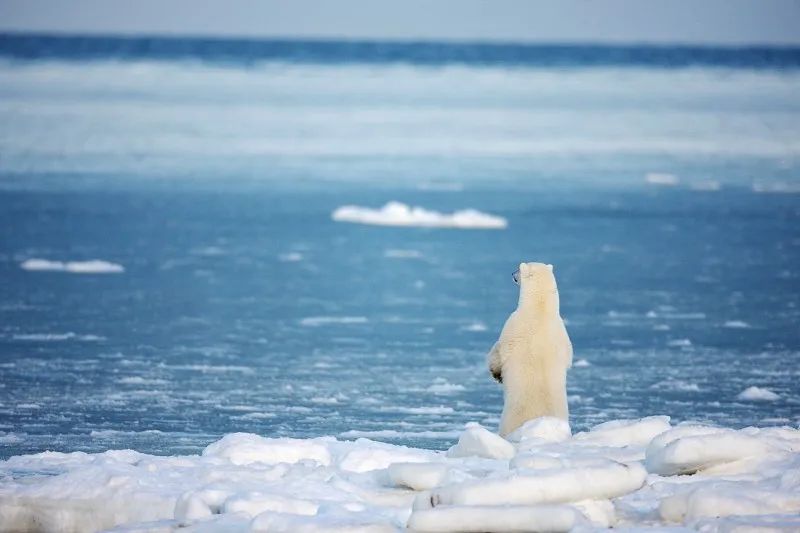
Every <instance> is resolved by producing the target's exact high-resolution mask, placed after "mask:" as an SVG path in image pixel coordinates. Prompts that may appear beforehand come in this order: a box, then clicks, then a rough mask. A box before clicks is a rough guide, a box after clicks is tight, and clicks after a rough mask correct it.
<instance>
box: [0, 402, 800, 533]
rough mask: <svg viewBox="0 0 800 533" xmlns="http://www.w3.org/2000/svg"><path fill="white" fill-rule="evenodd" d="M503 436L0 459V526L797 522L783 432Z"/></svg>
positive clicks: (457, 527) (647, 427)
mask: <svg viewBox="0 0 800 533" xmlns="http://www.w3.org/2000/svg"><path fill="white" fill-rule="evenodd" d="M510 437H511V438H512V440H513V442H512V441H509V440H506V439H503V438H502V437H500V436H499V435H497V434H496V433H494V432H492V431H489V430H488V429H486V428H483V427H481V426H479V425H477V424H471V425H469V426H467V427H466V428H465V430H464V431H463V432H462V434H461V436H460V438H459V440H458V442H457V443H455V444H454V446H453V447H452V448H451V450H450V452H448V453H445V452H439V451H433V450H425V449H418V448H409V447H404V446H396V445H392V444H386V443H381V442H376V441H372V440H369V439H358V440H355V441H343V440H337V439H335V438H332V437H323V438H315V439H288V438H266V437H262V436H258V435H252V434H243V433H236V434H231V435H227V436H225V437H223V438H222V439H220V440H219V441H217V442H214V443H212V444H210V445H209V446H208V447H206V449H205V450H204V451H203V453H202V454H201V455H193V456H177V457H158V456H150V455H145V454H141V453H137V452H134V451H130V450H123V451H109V452H104V453H98V454H86V453H69V454H65V453H54V452H47V453H42V454H37V455H29V456H19V457H12V458H10V459H8V460H7V461H2V462H0V530H1V531H17V530H20V531H28V530H33V531H54V532H55V531H58V532H72V531H75V532H78V531H80V532H89V531H101V530H107V529H111V528H114V527H117V528H119V529H118V530H119V531H120V532H121V531H127V532H132V531H149V532H154V531H173V530H175V529H178V528H184V529H185V530H186V531H195V532H199V531H205V532H217V531H219V532H221V531H225V532H240V531H241V532H245V531H299V532H302V531H337V532H342V531H348V532H350V531H352V532H355V531H387V532H388V531H404V530H406V528H407V527H409V528H411V529H412V530H416V531H431V532H433V531H487V530H489V531H537V530H543V531H544V530H547V531H568V530H572V529H580V528H581V527H584V526H585V527H587V528H598V527H600V528H602V527H609V526H614V527H619V528H636V527H638V526H644V525H648V526H655V525H658V526H670V527H673V526H674V527H678V526H688V527H691V528H701V529H702V530H703V531H734V530H737V528H739V529H742V530H747V528H755V527H761V526H759V524H764V527H770V528H773V529H776V528H777V530H781V528H783V529H785V530H787V531H792V530H793V529H792V528H795V529H794V530H796V525H797V520H796V515H797V513H798V512H800V498H798V496H797V495H798V494H800V431H798V430H797V429H794V428H788V427H785V428H767V429H756V428H746V429H743V430H738V431H734V430H731V429H724V428H715V427H710V426H702V425H698V424H682V425H679V426H676V427H670V426H669V423H668V420H667V419H666V417H651V418H645V419H641V420H627V421H617V422H614V423H611V424H602V425H600V426H597V427H595V428H593V429H591V430H589V431H588V432H585V433H581V434H578V435H576V436H574V437H573V436H571V435H570V434H569V427H568V425H566V424H565V423H563V422H562V421H557V420H555V419H540V420H536V421H531V422H529V423H527V424H525V425H524V426H523V427H522V428H520V430H519V431H518V432H515V434H512V435H511V436H510ZM643 463H646V465H647V469H648V470H649V474H648V472H647V471H646V469H645V467H644V466H643ZM677 474H682V475H677Z"/></svg>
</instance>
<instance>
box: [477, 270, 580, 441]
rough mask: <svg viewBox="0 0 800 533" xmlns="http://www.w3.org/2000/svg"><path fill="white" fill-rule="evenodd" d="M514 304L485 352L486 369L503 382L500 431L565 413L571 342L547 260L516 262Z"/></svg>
mask: <svg viewBox="0 0 800 533" xmlns="http://www.w3.org/2000/svg"><path fill="white" fill-rule="evenodd" d="M514 281H515V282H517V283H518V284H519V303H518V304H517V309H516V311H514V312H513V313H511V316H509V317H508V320H506V323H505V326H503V331H502V332H501V333H500V339H499V340H498V341H497V342H496V343H495V344H494V347H492V349H491V351H490V352H489V356H488V363H489V372H491V374H492V376H493V377H494V378H495V379H496V380H497V381H499V382H500V383H502V385H503V396H504V404H503V415H502V418H501V420H500V434H501V435H503V436H505V435H508V434H509V433H511V432H512V431H514V430H515V429H517V428H518V427H519V426H521V425H522V424H523V423H525V422H527V421H528V420H531V419H533V418H538V417H540V416H555V417H558V418H562V419H564V420H568V419H569V410H568V407H567V369H568V368H569V367H570V366H572V343H571V342H570V340H569V335H567V329H566V327H565V326H564V321H563V320H562V319H561V315H560V314H559V307H558V287H557V286H556V278H555V276H554V275H553V266H552V265H546V264H543V263H521V264H520V265H519V270H518V271H517V272H515V273H514Z"/></svg>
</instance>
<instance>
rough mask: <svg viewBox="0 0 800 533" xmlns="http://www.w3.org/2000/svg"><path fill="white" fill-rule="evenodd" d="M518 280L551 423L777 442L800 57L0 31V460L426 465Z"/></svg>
mask: <svg viewBox="0 0 800 533" xmlns="http://www.w3.org/2000/svg"><path fill="white" fill-rule="evenodd" d="M389 201H397V202H403V203H405V204H408V205H410V206H420V207H423V208H425V209H429V210H435V211H437V212H440V213H445V214H447V213H452V212H454V211H457V210H462V209H468V208H471V209H477V210H480V211H481V212H483V213H488V214H491V215H496V216H499V217H503V218H504V219H505V220H506V221H507V227H506V228H504V229H475V228H467V229H454V228H439V227H392V226H376V225H367V224H358V223H345V222H337V221H334V220H332V217H331V215H332V213H333V211H334V210H336V209H337V208H339V207H341V206H345V205H357V206H362V207H369V208H380V207H381V206H383V205H384V204H386V203H387V202H389ZM93 260H97V261H102V262H101V263H86V262H87V261H93ZM521 261H542V262H547V263H552V264H554V265H555V273H556V277H557V279H558V282H559V287H560V293H561V300H562V314H563V316H564V317H565V319H566V320H567V327H568V331H569V333H570V336H571V337H572V341H573V344H574V348H575V361H576V364H575V366H574V367H573V369H572V370H571V371H570V374H569V383H568V386H569V400H570V409H571V422H572V427H573V431H579V430H583V429H586V428H588V427H590V426H592V425H594V424H597V423H599V422H603V421H605V420H611V419H619V418H633V417H642V416H646V415H650V414H667V415H670V416H672V417H673V419H674V420H678V421H680V420H701V421H705V422H712V423H720V424H725V425H729V426H734V427H742V426H747V425H759V426H765V425H792V426H795V427H796V426H797V425H798V424H799V423H800V364H798V363H800V327H798V326H799V325H800V50H798V49H786V48H784V49H769V48H742V49H713V48H691V47H661V48H646V47H593V46H588V45H583V46H569V45H553V46H532V45H512V44H508V45H481V44H454V43H449V44H443V43H438V44H437V43H411V44H401V43H352V42H324V41H319V42H302V41H296V42H295V41H236V40H203V39H155V38H109V37H79V36H78V37H47V36H31V35H4V36H0V457H8V456H11V455H16V454H21V453H32V452H40V451H44V450H59V451H76V450H82V451H99V450H105V449H109V448H134V449H137V450H139V451H142V452H148V453H158V454H178V453H195V452H197V451H199V450H201V449H202V448H203V447H205V446H206V445H207V444H208V443H210V442H212V441H214V440H216V439H218V438H219V437H220V436H221V435H223V434H226V433H231V432H253V433H258V434H260V435H263V436H294V437H311V436H320V435H333V436H337V437H340V438H357V437H369V438H374V439H378V440H385V441H387V442H394V443H401V444H409V445H415V446H422V447H427V448H439V449H442V448H446V447H447V446H449V445H450V444H452V443H453V442H454V439H455V438H457V436H458V434H459V433H460V432H461V430H462V428H463V426H464V424H465V423H466V422H469V421H478V422H480V423H482V424H484V425H486V426H487V427H489V428H492V429H494V427H495V426H496V424H497V422H498V420H499V413H500V410H501V408H502V396H501V391H500V388H499V387H498V386H497V385H496V384H495V383H494V382H493V381H492V380H491V378H490V376H489V374H488V372H487V370H486V368H485V354H486V352H487V351H488V349H489V348H490V347H491V346H492V344H493V343H494V341H495V340H496V339H497V336H498V334H499V331H500V329H501V328H502V325H503V323H504V321H505V319H506V317H507V316H508V314H509V313H510V312H511V311H513V309H514V308H515V306H516V300H517V287H516V286H515V285H514V284H513V282H512V279H511V274H512V272H513V271H514V270H516V268H517V265H518V264H519V262H521ZM87 270H89V272H86V271H87ZM749 387H759V389H765V390H766V391H769V392H770V393H772V394H769V393H767V392H766V391H764V390H761V391H756V392H755V393H754V392H753V391H751V393H750V394H746V395H744V396H741V397H740V394H741V393H742V392H743V391H745V390H746V389H748V388H749Z"/></svg>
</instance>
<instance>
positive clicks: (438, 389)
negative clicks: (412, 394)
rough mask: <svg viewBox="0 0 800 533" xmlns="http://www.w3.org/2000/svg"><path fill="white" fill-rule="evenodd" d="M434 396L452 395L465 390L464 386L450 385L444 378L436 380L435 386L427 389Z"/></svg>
mask: <svg viewBox="0 0 800 533" xmlns="http://www.w3.org/2000/svg"><path fill="white" fill-rule="evenodd" d="M426 390H427V391H428V392H432V393H433V394H452V393H454V392H460V391H462V390H464V385H459V384H458V383H450V382H449V381H447V380H446V379H444V378H436V379H435V380H434V381H433V384H432V385H431V386H430V387H428V388H427V389H426Z"/></svg>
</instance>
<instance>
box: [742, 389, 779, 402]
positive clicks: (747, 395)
mask: <svg viewBox="0 0 800 533" xmlns="http://www.w3.org/2000/svg"><path fill="white" fill-rule="evenodd" d="M736 399H737V400H745V401H750V402H774V401H775V400H779V399H780V396H778V395H777V394H775V393H774V392H772V391H771V390H769V389H762V388H761V387H755V386H753V387H747V388H746V389H745V390H743V391H742V392H740V393H739V394H738V395H737V396H736Z"/></svg>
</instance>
